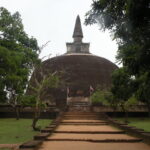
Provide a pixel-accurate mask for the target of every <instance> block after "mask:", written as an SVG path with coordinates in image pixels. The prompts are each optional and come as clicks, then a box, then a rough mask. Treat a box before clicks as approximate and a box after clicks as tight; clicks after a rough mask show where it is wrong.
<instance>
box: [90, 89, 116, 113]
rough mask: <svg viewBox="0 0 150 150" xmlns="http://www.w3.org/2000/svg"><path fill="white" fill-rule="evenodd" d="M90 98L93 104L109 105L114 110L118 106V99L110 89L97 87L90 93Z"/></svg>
mask: <svg viewBox="0 0 150 150" xmlns="http://www.w3.org/2000/svg"><path fill="white" fill-rule="evenodd" d="M91 100H92V103H93V104H101V105H106V106H110V107H111V108H113V109H114V111H115V110H116V109H117V108H118V107H119V101H118V100H117V99H116V98H115V97H114V95H113V94H112V93H111V92H110V91H104V90H100V89H98V90H96V91H95V92H94V93H93V94H92V96H91Z"/></svg>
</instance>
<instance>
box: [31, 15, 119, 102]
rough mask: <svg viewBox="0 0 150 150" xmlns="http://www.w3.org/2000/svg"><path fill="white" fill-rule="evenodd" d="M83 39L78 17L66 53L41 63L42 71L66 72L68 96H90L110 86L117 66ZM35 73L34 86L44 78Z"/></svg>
mask: <svg viewBox="0 0 150 150" xmlns="http://www.w3.org/2000/svg"><path fill="white" fill-rule="evenodd" d="M82 39H83V32H82V27H81V21H80V17H79V16H77V19H76V23H75V28H74V32H73V42H72V43H66V46H67V52H66V53H65V54H63V55H60V56H57V57H53V58H50V59H47V60H45V61H44V62H42V72H43V74H45V75H48V74H49V73H54V72H56V71H57V72H63V74H61V79H62V80H63V81H64V85H63V87H62V88H61V89H60V90H62V91H64V92H67V91H68V96H69V97H78V96H82V97H89V96H90V90H91V89H92V90H94V89H96V88H97V87H99V88H101V89H108V88H110V87H111V74H112V72H113V71H114V70H115V69H117V68H118V67H117V66H116V65H115V64H114V63H112V62H111V61H109V60H107V59H105V58H103V57H99V56H96V55H93V54H91V53H90V51H89V47H90V43H84V42H82ZM33 74H34V76H32V77H31V84H32V85H33V86H34V85H35V81H34V79H35V78H37V79H38V80H41V77H40V75H39V71H38V70H35V72H34V73H33ZM29 91H30V90H29ZM29 93H30V92H29ZM49 93H50V92H47V94H46V93H45V95H44V98H45V99H48V94H49ZM56 95H57V94H56ZM44 98H43V99H44ZM60 103H61V102H60Z"/></svg>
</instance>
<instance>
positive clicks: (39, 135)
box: [34, 133, 50, 140]
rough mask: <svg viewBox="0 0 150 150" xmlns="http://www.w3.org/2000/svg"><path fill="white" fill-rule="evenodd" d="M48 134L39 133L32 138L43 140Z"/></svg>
mask: <svg viewBox="0 0 150 150" xmlns="http://www.w3.org/2000/svg"><path fill="white" fill-rule="evenodd" d="M49 135H50V133H40V134H38V135H35V136H34V140H45V139H46V138H47V137H48V136H49Z"/></svg>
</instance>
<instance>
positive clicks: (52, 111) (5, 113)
mask: <svg viewBox="0 0 150 150" xmlns="http://www.w3.org/2000/svg"><path fill="white" fill-rule="evenodd" d="M18 108H19V116H20V118H33V115H34V110H33V109H32V108H31V107H21V106H18ZM58 113H59V110H58V109H57V108H56V107H54V106H50V107H47V108H46V109H45V110H43V111H42V112H41V116H40V118H42V119H55V118H56V117H57V115H58ZM15 117H16V112H15V109H14V108H13V107H12V106H10V105H0V118H15Z"/></svg>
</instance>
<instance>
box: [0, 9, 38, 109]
mask: <svg viewBox="0 0 150 150" xmlns="http://www.w3.org/2000/svg"><path fill="white" fill-rule="evenodd" d="M39 51H40V49H39V47H38V44H37V40H36V39H35V38H33V37H31V38H29V37H28V35H27V34H26V33H25V31H24V27H23V24H22V20H21V18H20V14H19V12H16V13H14V14H12V15H11V14H10V12H9V11H8V10H7V9H5V8H3V7H0V83H1V86H0V93H1V94H2V97H1V100H3V101H5V103H9V104H11V105H12V106H13V107H15V108H16V106H17V105H18V102H19V97H20V95H22V94H23V93H24V91H25V89H26V86H27V83H28V79H29V75H30V74H31V72H32V69H33V66H34V64H36V63H37V62H38V61H39V59H38V54H39Z"/></svg>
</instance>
